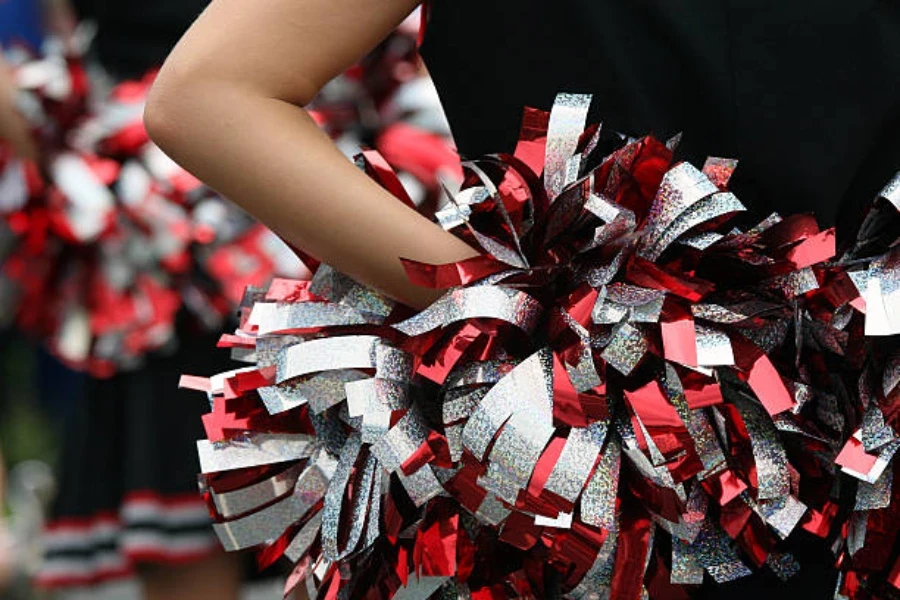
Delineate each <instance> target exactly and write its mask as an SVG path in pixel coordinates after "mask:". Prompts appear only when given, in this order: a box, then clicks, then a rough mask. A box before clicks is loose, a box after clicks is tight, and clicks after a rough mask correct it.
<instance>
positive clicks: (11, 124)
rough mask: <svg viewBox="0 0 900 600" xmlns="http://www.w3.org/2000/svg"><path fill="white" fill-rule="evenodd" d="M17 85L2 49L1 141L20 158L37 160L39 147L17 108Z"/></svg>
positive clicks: (0, 84)
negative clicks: (4, 59)
mask: <svg viewBox="0 0 900 600" xmlns="http://www.w3.org/2000/svg"><path fill="white" fill-rule="evenodd" d="M16 93H17V92H16V84H15V81H14V79H13V76H12V73H11V72H10V69H9V66H8V65H7V64H6V63H5V62H4V61H3V54H2V48H0V141H2V142H6V143H8V144H10V145H11V146H12V149H13V152H15V154H16V155H17V156H19V157H20V158H28V159H32V160H33V159H35V158H37V146H36V145H35V143H34V139H33V138H32V136H31V131H30V130H29V128H28V123H27V122H26V120H25V118H24V117H23V116H22V115H21V114H20V113H19V110H18V108H16Z"/></svg>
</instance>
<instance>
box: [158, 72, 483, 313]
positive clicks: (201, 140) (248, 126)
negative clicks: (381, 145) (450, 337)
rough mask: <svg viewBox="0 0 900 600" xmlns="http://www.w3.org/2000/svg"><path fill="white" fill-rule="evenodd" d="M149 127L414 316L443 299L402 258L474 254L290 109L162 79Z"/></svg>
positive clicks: (438, 259) (305, 245)
mask: <svg viewBox="0 0 900 600" xmlns="http://www.w3.org/2000/svg"><path fill="white" fill-rule="evenodd" d="M170 86H171V87H170ZM147 124H148V128H149V130H150V133H151V135H152V136H153V137H154V139H155V140H156V141H157V142H158V143H159V144H160V145H161V147H162V148H163V150H165V151H166V152H167V153H169V154H170V155H171V156H172V157H173V158H174V159H175V160H176V161H178V162H180V163H181V164H183V165H184V166H185V167H186V168H187V169H188V170H190V171H192V172H194V173H195V174H196V175H197V176H198V177H200V178H201V179H203V180H204V181H206V182H207V183H209V184H210V185H211V186H213V187H214V188H216V189H217V190H219V191H220V192H221V193H222V194H224V195H225V196H226V197H228V198H229V199H231V200H232V201H234V202H236V203H237V204H239V205H240V206H242V207H243V208H244V209H246V210H247V211H248V212H250V213H252V214H254V215H255V216H256V217H258V218H259V219H260V220H262V221H263V222H264V223H266V224H267V225H269V226H271V227H272V228H273V229H275V230H276V231H277V232H278V233H279V234H281V235H282V236H283V237H285V238H286V239H287V240H288V241H289V242H291V243H293V244H295V245H296V246H297V247H300V248H302V249H304V250H305V251H307V252H309V253H310V254H312V255H313V256H315V257H317V258H319V259H320V260H323V261H325V262H327V263H329V264H330V265H332V266H334V267H335V268H337V269H339V270H341V271H343V272H345V273H347V274H349V275H351V276H353V277H354V278H356V279H357V280H358V281H360V282H363V283H366V284H369V285H372V286H374V287H377V288H379V289H381V290H382V291H384V292H385V293H387V294H388V295H390V296H392V297H394V298H397V299H399V300H401V301H404V302H406V303H408V304H411V305H413V306H418V307H421V306H424V305H426V304H428V303H429V302H430V301H431V300H433V299H434V297H435V295H436V294H435V293H434V292H433V291H431V290H426V289H424V288H420V287H417V286H414V285H412V284H410V283H409V281H408V280H407V278H406V275H405V272H404V270H403V267H402V265H401V263H400V260H399V258H400V257H404V258H412V259H415V260H418V261H422V262H428V263H446V262H452V261H456V260H461V259H464V258H468V257H470V256H473V255H474V254H475V252H474V250H472V249H471V248H470V247H469V246H467V245H466V244H465V243H463V242H462V241H461V240H459V239H457V238H456V237H454V236H452V235H450V234H448V233H446V232H444V231H443V230H441V229H440V228H439V227H437V226H436V225H434V224H432V223H431V222H429V221H428V220H427V219H425V218H424V217H422V216H421V215H419V214H418V213H416V212H415V211H414V210H412V209H410V208H408V207H407V206H405V205H403V204H402V203H401V202H399V201H398V200H397V199H396V198H394V197H393V196H391V195H390V194H389V193H387V192H386V191H384V190H383V189H382V188H380V187H379V186H378V185H377V184H375V183H374V182H372V181H371V180H370V179H369V178H368V177H367V176H366V175H365V174H364V173H362V172H361V171H359V170H358V169H357V168H356V167H355V166H354V165H353V164H352V163H351V162H350V161H349V160H347V158H346V157H344V156H343V155H342V154H341V153H340V152H339V151H338V150H337V149H336V148H335V147H334V145H333V144H332V143H331V141H330V140H329V139H328V138H327V136H325V135H324V134H323V133H322V132H321V131H320V130H319V129H318V127H317V126H316V125H315V123H314V122H313V121H312V119H311V118H310V117H309V116H308V115H307V114H306V112H305V111H304V110H303V109H302V108H300V107H298V106H295V105H293V104H290V103H288V102H286V101H282V100H278V99H273V98H266V97H264V96H262V95H260V94H257V93H255V92H254V91H253V90H248V89H244V88H243V87H241V86H240V85H238V84H234V83H231V82H227V81H215V80H213V81H203V80H202V79H200V80H194V81H178V77H168V78H167V77H166V76H165V73H164V74H163V76H162V77H161V80H160V81H158V82H157V86H156V88H155V89H154V93H153V95H152V96H151V100H150V103H149V105H148V112H147Z"/></svg>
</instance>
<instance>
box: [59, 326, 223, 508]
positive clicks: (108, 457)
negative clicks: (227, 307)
mask: <svg viewBox="0 0 900 600" xmlns="http://www.w3.org/2000/svg"><path fill="white" fill-rule="evenodd" d="M217 337H218V336H217V335H216V334H211V333H201V334H198V333H195V330H194V328H193V327H190V326H189V325H188V324H187V323H183V324H182V325H181V327H180V335H179V340H180V346H179V349H178V350H177V351H176V352H174V353H172V354H168V355H163V354H157V355H153V356H151V357H150V358H149V359H148V361H147V364H146V366H144V367H143V368H142V369H140V370H138V371H135V372H129V373H121V374H118V375H115V376H114V377H112V378H109V379H92V378H83V379H82V382H83V385H84V390H83V393H82V394H78V395H79V396H80V398H79V401H80V403H79V406H78V410H77V417H76V419H75V421H73V422H72V423H71V426H70V430H69V431H68V434H67V436H66V449H65V453H64V455H63V457H62V460H61V462H62V464H61V469H60V471H61V477H62V480H61V483H60V490H59V493H58V495H57V500H56V506H55V507H54V510H53V517H54V519H67V518H72V517H89V516H93V515H96V514H97V513H100V512H116V511H117V510H118V509H119V507H120V504H121V502H122V498H123V497H124V496H125V495H126V494H128V493H129V492H136V491H146V492H154V493H157V494H160V495H162V496H177V495H181V494H194V493H196V492H197V473H199V472H200V466H199V464H198V460H197V450H196V441H197V440H198V439H201V438H204V437H205V434H204V431H203V424H202V421H201V418H200V417H201V415H202V414H204V413H206V412H209V402H208V401H207V399H206V397H205V396H204V395H203V394H201V393H197V392H193V391H189V390H180V389H178V380H179V377H180V376H181V374H182V373H189V374H196V375H213V374H215V373H218V372H221V371H225V370H228V369H231V368H234V362H233V361H231V360H230V358H229V355H228V352H227V351H224V350H215V349H214V348H215V344H216V339H217Z"/></svg>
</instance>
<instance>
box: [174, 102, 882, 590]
mask: <svg viewBox="0 0 900 600" xmlns="http://www.w3.org/2000/svg"><path fill="white" fill-rule="evenodd" d="M589 104H590V98H589V97H587V96H579V95H567V94H564V95H561V96H559V97H558V99H557V102H556V105H555V107H554V110H553V111H552V113H550V114H549V115H547V114H544V113H541V112H540V111H535V110H529V111H528V112H527V113H526V115H525V119H524V125H525V126H524V127H523V135H522V138H521V141H520V144H519V146H518V148H517V150H516V153H515V155H514V156H505V155H500V156H490V157H485V158H482V159H479V160H475V161H471V162H467V163H465V164H464V170H465V179H464V182H463V185H462V189H461V191H460V192H459V193H458V194H455V195H453V196H452V197H451V198H450V201H449V202H448V203H447V204H446V205H445V207H444V208H443V209H442V210H440V211H438V212H437V214H436V219H437V221H438V222H439V223H440V224H441V225H442V226H443V227H444V228H445V229H446V230H448V231H451V232H453V233H454V234H456V235H458V236H459V237H461V238H462V239H463V240H465V241H466V242H468V243H469V244H470V245H472V246H473V247H476V248H479V249H481V251H482V254H481V256H479V257H477V258H475V259H470V260H467V261H463V262H460V263H455V264H449V265H425V264H420V263H416V262H413V261H405V265H406V268H407V272H408V273H409V276H410V278H411V280H412V281H414V282H416V283H418V284H420V285H428V286H431V287H434V288H439V289H445V290H446V294H445V295H444V296H443V297H442V298H441V299H440V300H438V301H437V302H435V303H434V304H433V305H432V306H430V307H428V308H427V309H425V310H424V311H422V312H420V313H418V314H415V315H413V316H408V315H409V314H410V313H409V311H408V310H406V309H405V308H404V307H398V306H394V305H393V303H392V302H391V301H389V300H388V299H386V298H384V297H382V296H381V295H379V294H378V293H376V292H374V291H372V290H370V289H366V288H365V287H363V286H360V285H358V284H357V283H355V282H354V281H352V280H350V279H349V278H347V277H345V276H343V275H342V274H340V273H337V272H335V271H334V270H332V269H330V268H329V267H328V266H327V265H322V266H320V267H319V268H318V270H317V271H316V272H315V274H314V275H313V276H312V277H311V278H309V279H308V280H298V281H288V280H278V281H276V282H275V283H273V285H272V286H271V287H269V288H267V289H251V290H248V293H247V295H246V297H245V300H244V303H243V306H244V309H243V310H242V315H243V317H242V322H241V325H240V328H239V329H238V330H237V332H236V334H235V335H229V336H225V337H223V340H222V345H225V346H230V347H232V348H234V351H235V356H237V357H239V358H241V359H242V360H244V361H246V362H247V363H249V366H247V367H246V368H243V369H238V370H236V371H233V372H230V373H225V374H222V375H219V376H216V377H213V378H212V379H211V380H209V381H205V380H198V379H196V378H192V379H187V380H185V385H189V386H192V387H197V388H201V389H203V390H204V391H206V392H207V393H208V394H209V395H210V398H211V401H212V405H213V412H212V413H211V414H210V415H209V416H208V417H207V419H206V420H205V424H206V428H207V433H208V440H204V441H202V442H200V445H199V448H200V458H201V466H202V471H203V475H202V477H201V479H202V485H203V488H204V490H205V491H206V493H207V496H208V498H209V500H210V506H211V508H212V510H213V513H214V515H215V517H216V520H217V523H216V525H215V529H216V531H217V533H218V535H219V537H220V538H221V540H222V542H223V544H224V545H225V547H226V549H228V550H241V549H247V548H264V551H263V552H262V553H261V560H262V561H263V562H264V563H268V562H271V561H272V560H274V559H276V558H278V557H281V556H284V557H287V558H288V559H290V560H291V561H293V562H294V563H295V564H296V568H295V570H294V573H293V574H292V576H291V577H290V578H289V580H288V591H289V590H290V588H292V587H294V586H296V585H301V584H304V582H305V585H306V586H307V587H308V589H318V590H319V591H320V594H323V595H324V597H329V598H332V597H337V596H338V594H344V596H343V597H350V598H373V599H374V598H390V597H394V596H395V595H398V594H399V595H402V597H411V598H428V597H430V596H431V595H432V594H433V593H435V592H436V591H438V590H440V593H441V594H442V597H443V594H447V595H448V597H454V598H455V597H460V598H462V597H470V596H471V597H476V596H477V597H485V598H487V597H491V598H507V597H509V598H511V597H549V596H548V595H550V594H562V595H564V596H565V597H568V598H584V597H595V596H596V595H598V594H599V595H601V596H608V597H612V598H616V599H626V600H627V599H635V600H637V599H639V598H641V597H642V595H643V594H645V593H646V592H647V590H648V589H649V588H651V587H652V588H653V589H655V590H658V589H664V590H673V589H675V588H678V587H684V586H692V585H697V584H701V583H702V582H703V581H704V579H712V580H714V581H717V582H727V581H732V580H735V579H738V578H740V577H742V576H746V575H749V574H750V573H752V572H754V571H758V570H761V569H768V570H771V571H772V572H774V573H775V574H776V575H777V576H779V577H782V578H788V577H790V576H791V575H793V574H794V573H795V572H796V570H797V568H798V564H797V561H796V560H795V559H794V558H793V557H792V556H791V555H790V554H788V553H785V552H783V551H782V549H781V541H782V540H784V539H785V538H787V537H788V536H790V535H792V534H793V533H795V532H798V531H800V530H805V531H806V532H808V533H811V534H813V535H815V536H818V537H820V538H822V544H823V546H828V547H830V548H833V549H835V551H836V552H837V556H836V557H835V558H836V562H839V563H840V565H841V568H842V569H843V573H844V575H843V577H842V583H841V589H842V590H843V592H842V593H844V594H845V595H847V596H848V597H852V598H868V597H878V596H877V595H870V596H867V595H865V594H866V593H869V592H867V591H866V590H874V589H876V588H878V586H891V585H893V586H895V587H896V586H898V581H897V578H898V575H897V573H898V569H900V566H898V563H897V562H896V561H897V555H896V550H897V545H896V544H897V529H898V528H897V515H898V514H900V513H898V512H897V511H898V503H897V502H896V501H895V502H893V503H892V502H891V500H892V498H893V499H896V495H897V492H896V491H894V490H893V489H892V486H891V481H892V475H891V474H892V473H893V471H894V470H895V469H896V468H897V467H896V462H897V461H893V460H892V459H893V456H894V454H895V452H896V450H897V448H898V447H900V438H898V436H897V431H900V429H898V426H900V423H898V422H897V420H898V418H900V417H898V414H900V411H898V410H897V409H896V406H897V403H896V401H895V394H896V389H897V385H896V384H897V383H898V381H900V377H898V376H896V373H897V372H898V369H897V365H898V364H900V363H898V362H897V360H898V359H897V358H896V355H895V354H893V353H891V352H889V351H883V352H879V353H876V354H877V355H873V353H872V352H871V348H872V344H871V343H870V342H867V341H866V339H865V337H864V334H867V335H891V334H893V333H895V329H894V327H895V324H896V321H895V318H896V316H897V315H896V314H895V311H897V310H900V309H898V308H897V307H898V306H900V304H898V303H897V300H896V297H895V296H894V295H893V294H894V293H895V289H896V283H895V282H896V281H897V277H898V275H900V271H898V269H897V264H896V257H897V254H896V250H893V249H889V248H883V249H882V250H880V252H882V251H883V252H886V254H878V255H875V254H871V253H869V254H866V255H865V256H860V255H859V252H857V253H856V254H854V253H853V252H847V253H845V254H843V255H841V257H840V259H838V258H837V255H836V248H835V236H834V232H833V231H832V230H824V231H823V230H821V229H820V228H819V227H818V225H817V224H816V221H815V219H814V218H813V217H812V216H809V215H794V216H789V217H785V218H782V217H780V216H778V215H772V216H770V217H769V218H767V219H765V220H764V221H762V222H761V223H759V224H757V225H755V226H753V227H750V228H740V227H737V226H736V225H735V224H734V223H735V222H736V219H735V218H736V217H737V216H738V215H740V214H742V213H743V212H745V208H744V206H743V205H742V204H741V202H740V201H739V199H738V198H737V197H735V195H734V194H732V193H731V192H729V191H728V181H729V178H730V176H731V174H732V172H733V171H734V169H735V168H736V166H737V163H736V162H735V161H731V160H726V159H721V158H710V159H709V160H708V161H707V162H706V164H705V165H703V166H702V168H699V169H698V168H696V167H695V166H693V165H691V164H688V163H676V162H674V161H673V148H674V146H675V145H676V143H677V140H672V141H671V142H670V143H669V144H666V143H662V142H660V141H658V140H655V139H653V138H645V139H639V140H629V141H627V142H623V143H620V144H618V147H616V148H614V149H613V150H612V151H611V152H610V153H608V154H605V152H606V149H608V148H609V143H610V140H608V139H606V137H604V136H603V135H602V134H601V132H600V131H599V129H598V128H597V127H591V126H586V118H587V113H588V107H589ZM610 137H612V138H614V139H615V136H610ZM370 159H371V156H365V155H364V156H362V157H361V158H360V163H361V166H363V167H368V168H367V171H369V172H375V171H377V172H378V173H379V178H378V179H379V181H380V182H381V183H382V184H383V185H385V187H387V188H388V189H391V188H392V187H393V186H392V185H391V182H390V181H386V177H385V174H384V172H383V171H379V170H377V169H374V168H372V165H371V164H368V163H369V161H370ZM388 179H389V178H388ZM884 195H885V198H887V199H888V200H890V199H891V198H894V196H895V193H894V192H891V191H890V190H888V191H886V192H885V194H884ZM893 213H896V210H893ZM893 213H891V212H887V213H884V215H887V216H885V218H889V219H892V218H895V217H896V215H895V214H893ZM884 215H882V216H884ZM876 221H878V219H877V218H876V217H873V222H876ZM875 229H878V228H877V227H875ZM881 229H882V230H883V229H884V228H881ZM888 229H890V228H888ZM893 241H894V240H889V242H893ZM869 248H870V249H871V244H870V245H869ZM857 250H859V248H857ZM863 254H865V252H863ZM851 497H855V498H854V499H853V500H849V504H848V498H851ZM660 586H662V587H661V588H660ZM286 593H287V592H286ZM657 593H658V592H657ZM673 593H675V592H673ZM659 597H665V596H659Z"/></svg>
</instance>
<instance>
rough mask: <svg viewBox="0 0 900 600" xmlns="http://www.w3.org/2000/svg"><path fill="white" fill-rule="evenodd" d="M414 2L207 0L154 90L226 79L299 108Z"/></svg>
mask: <svg viewBox="0 0 900 600" xmlns="http://www.w3.org/2000/svg"><path fill="white" fill-rule="evenodd" d="M420 1H421V0H214V1H213V2H212V4H211V5H210V6H209V7H208V8H207V9H206V10H205V11H204V12H203V14H202V15H201V16H200V18H198V19H197V21H196V22H195V23H194V25H193V26H192V27H191V28H190V29H189V30H188V32H187V33H186V34H185V35H184V37H183V38H182V40H181V41H180V42H179V43H178V45H177V46H176V47H175V49H174V50H173V52H172V54H171V55H170V57H169V59H168V60H167V61H166V65H165V66H164V67H163V70H162V72H161V73H160V80H159V84H160V85H159V86H158V87H162V88H165V87H166V86H167V81H169V82H171V81H173V80H175V81H192V80H200V81H202V80H204V79H213V80H217V81H222V80H226V81H229V82H234V83H235V84H238V85H241V86H247V87H248V88H252V89H253V91H254V92H258V93H261V94H265V95H266V96H268V97H273V98H278V99H281V100H285V101H289V102H292V103H295V104H305V103H307V102H309V101H310V100H311V99H312V97H313V96H314V95H315V94H316V93H317V92H318V90H319V89H321V87H322V86H323V85H325V83H327V82H328V81H329V80H330V79H332V78H333V77H335V76H337V75H338V74H340V73H341V72H343V71H344V70H345V69H346V68H347V67H349V66H350V65H352V64H353V63H354V62H356V61H357V60H358V59H359V58H361V57H362V56H363V55H364V54H365V53H366V52H368V51H369V50H371V49H372V48H373V47H375V46H376V45H377V44H378V42H379V41H381V40H382V39H383V38H384V37H386V36H387V35H388V34H389V33H390V32H391V30H393V29H394V28H395V27H396V26H397V25H398V24H399V23H400V22H401V21H402V20H403V19H404V18H405V17H406V16H408V15H409V13H410V12H412V10H413V9H414V8H415V7H416V5H417V4H419V2H420Z"/></svg>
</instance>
